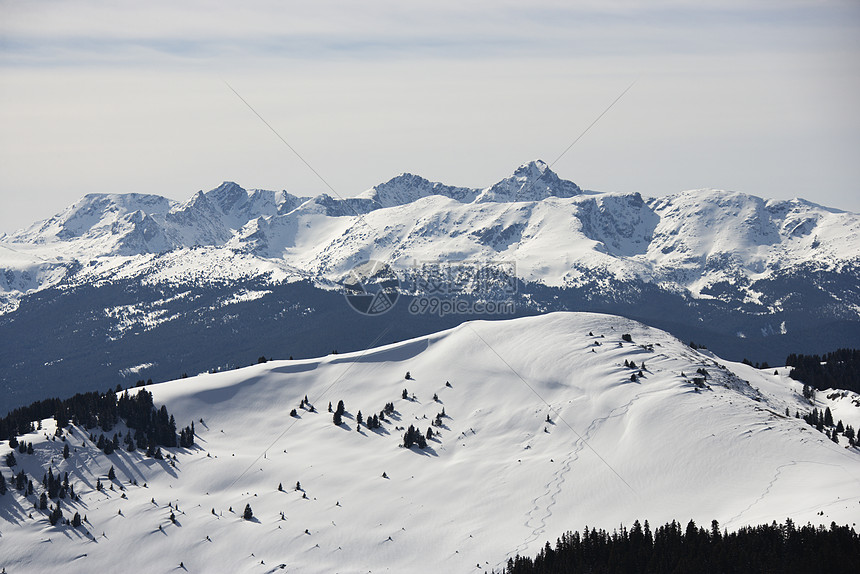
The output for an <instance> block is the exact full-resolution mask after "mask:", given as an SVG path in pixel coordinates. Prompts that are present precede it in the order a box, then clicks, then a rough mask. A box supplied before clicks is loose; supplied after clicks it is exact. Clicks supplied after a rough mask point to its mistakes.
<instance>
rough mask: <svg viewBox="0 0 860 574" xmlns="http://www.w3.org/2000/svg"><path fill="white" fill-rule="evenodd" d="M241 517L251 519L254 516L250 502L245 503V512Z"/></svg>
mask: <svg viewBox="0 0 860 574" xmlns="http://www.w3.org/2000/svg"><path fill="white" fill-rule="evenodd" d="M242 518H244V519H245V520H251V519H252V518H254V511H253V510H251V505H250V504H246V505H245V512H243V513H242Z"/></svg>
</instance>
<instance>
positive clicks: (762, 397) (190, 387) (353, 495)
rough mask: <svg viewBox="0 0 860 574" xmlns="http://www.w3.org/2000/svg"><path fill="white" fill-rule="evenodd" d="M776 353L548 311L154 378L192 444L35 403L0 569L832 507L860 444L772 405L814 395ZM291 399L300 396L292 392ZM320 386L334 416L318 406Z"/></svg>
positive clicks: (396, 568)
mask: <svg viewBox="0 0 860 574" xmlns="http://www.w3.org/2000/svg"><path fill="white" fill-rule="evenodd" d="M625 335H629V337H625ZM627 339H629V341H628V340H627ZM631 361H632V362H634V363H635V364H636V368H630V367H629V366H628V365H629V362H631ZM625 363H627V365H625ZM640 369H641V370H642V376H641V377H638V376H636V377H633V378H635V380H632V378H631V375H637V374H638V372H639V370H640ZM702 371H704V373H702ZM407 372H409V374H410V378H409V379H406V378H405V375H406V373H407ZM780 372H781V374H773V372H772V370H769V371H766V372H762V371H757V370H755V369H753V368H751V367H748V366H746V365H740V364H731V363H725V362H724V361H722V360H721V359H719V358H718V357H716V356H714V355H711V354H709V353H702V352H698V351H694V350H693V349H691V348H689V347H687V346H686V345H684V344H683V343H681V342H680V341H678V340H676V339H675V338H673V337H672V336H670V335H668V334H667V333H664V332H661V331H659V330H656V329H652V328H649V327H645V326H644V325H641V324H637V323H635V322H632V321H630V320H627V319H624V318H620V317H612V316H605V315H596V314H584V313H575V314H574V313H553V314H548V315H544V316H541V317H529V318H524V319H517V320H513V321H498V322H486V321H478V322H470V323H465V324H462V325H460V326H459V327H457V328H455V329H452V330H449V331H445V332H441V333H437V334H433V335H431V336H427V337H421V338H418V339H413V340H409V341H404V342H401V343H397V344H391V345H386V346H384V347H380V348H374V349H371V350H368V351H366V352H359V353H353V354H340V355H328V356H326V357H322V358H316V359H307V360H297V361H273V362H269V363H266V364H261V365H254V366H251V367H247V368H244V369H240V370H236V371H230V372H224V373H218V374H204V375H200V376H197V377H191V378H188V379H182V380H178V381H173V382H169V383H165V384H161V385H152V386H148V387H147V389H148V390H150V391H151V392H152V393H153V395H154V398H155V401H156V403H157V405H162V404H164V405H166V406H167V407H168V409H169V411H170V413H172V414H175V416H176V420H177V423H178V425H180V426H184V425H185V424H188V421H191V420H193V421H195V427H196V431H197V437H196V446H195V447H194V448H191V449H170V450H168V451H167V453H168V454H169V455H170V456H169V457H168V459H167V460H165V461H157V460H154V459H147V458H145V457H144V456H143V454H142V453H141V452H140V451H139V450H138V451H136V452H133V453H129V452H126V451H124V450H120V451H116V452H114V453H113V454H111V455H109V456H106V455H104V454H103V453H101V452H99V451H98V449H96V448H95V446H94V444H93V442H92V441H91V440H90V439H89V437H88V431H87V430H86V429H82V428H76V429H74V433H73V434H71V435H69V436H67V437H66V442H67V443H68V444H69V445H70V446H71V447H72V448H71V451H72V452H71V455H70V457H69V458H68V459H63V458H62V456H61V454H60V453H61V451H62V448H63V445H64V444H65V443H63V442H62V441H61V440H59V439H58V440H50V439H48V438H47V437H46V436H45V435H46V434H48V435H50V434H52V433H53V422H52V421H51V420H47V421H45V422H44V426H43V429H42V431H39V432H35V433H31V434H29V435H26V436H24V437H20V440H23V441H26V442H32V443H33V445H34V453H33V454H32V455H25V454H21V455H18V460H19V466H18V467H16V472H18V471H20V470H24V471H25V472H26V473H27V474H28V476H35V477H36V481H35V482H36V483H37V484H36V485H35V492H34V494H33V495H31V496H29V497H25V496H24V495H22V494H21V493H20V492H17V491H14V490H12V491H9V492H8V493H7V494H6V495H5V496H0V532H2V541H3V542H2V545H3V552H2V553H0V566H4V567H6V569H7V571H8V572H10V573H12V572H46V571H51V570H56V569H64V570H70V571H72V572H92V571H103V570H111V569H115V568H116V566H115V565H116V564H117V563H119V562H120V561H121V562H122V563H123V564H125V565H127V567H130V568H131V569H133V570H135V569H141V568H143V567H144V566H145V568H146V569H147V570H152V571H170V570H175V569H177V568H179V569H183V568H184V569H185V570H187V571H189V572H211V571H230V572H279V571H282V569H283V571H286V572H311V573H313V572H336V571H339V572H368V571H371V572H381V571H391V572H415V573H420V572H439V571H440V570H443V569H444V570H448V571H451V572H476V573H477V572H489V571H490V570H491V569H492V568H496V569H497V570H498V569H500V567H501V566H502V565H503V564H504V561H505V560H506V559H507V557H508V556H512V555H513V554H514V553H517V552H518V553H520V554H534V553H535V552H536V551H537V550H538V549H540V548H541V547H542V546H543V545H544V543H545V542H546V541H547V540H549V541H553V540H555V538H556V537H558V536H560V535H561V534H562V533H563V532H564V531H567V530H569V529H571V528H577V529H582V528H583V527H584V526H586V525H587V526H589V528H593V527H597V528H606V529H610V530H611V529H612V528H616V527H618V525H619V524H627V525H629V524H630V523H631V522H632V520H633V519H639V520H644V519H648V520H650V521H651V523H652V524H654V525H656V524H662V523H663V522H665V521H668V520H672V519H677V520H680V521H682V523H686V522H687V521H689V520H691V519H692V520H695V521H696V523H697V524H699V525H703V526H705V527H709V526H710V521H711V520H712V519H716V520H718V521H719V524H720V527H721V528H727V529H729V530H733V529H735V528H738V527H740V526H743V525H746V524H760V523H769V522H770V521H772V520H777V521H783V520H785V518H786V517H790V518H791V519H792V520H794V521H795V522H796V523H798V524H805V523H806V522H807V521H810V522H812V523H814V524H821V523H823V524H829V523H830V522H831V521H834V522H836V523H837V524H849V525H850V524H852V523H853V522H856V518H857V515H858V508H860V496H858V493H859V492H860V489H858V485H860V454H858V450H857V449H856V448H846V447H845V444H844V442H843V444H834V443H833V442H831V441H830V440H829V439H827V438H826V437H825V436H824V435H823V434H822V433H819V432H817V431H815V430H814V429H812V428H811V427H809V426H808V425H807V424H806V423H804V422H803V421H802V420H799V419H796V418H794V417H793V416H785V411H786V409H788V410H789V411H790V412H791V413H794V412H795V411H800V412H803V413H805V412H807V411H809V410H811V409H812V408H813V405H812V404H810V403H808V402H806V401H805V399H803V397H802V395H801V393H800V392H799V390H800V387H801V383H798V382H797V381H793V380H791V379H789V378H788V377H787V376H786V374H785V369H781V370H780ZM404 389H406V394H407V397H408V398H406V399H404V398H402V397H403V390H404ZM434 395H435V398H434ZM305 396H307V398H308V400H309V401H310V403H311V404H313V406H314V407H315V411H316V412H311V411H310V410H309V408H307V407H305V408H303V407H300V406H299V404H300V402H303V399H304V398H305ZM855 398H856V395H855ZM340 400H343V402H344V406H345V414H344V417H343V420H344V424H343V425H342V426H340V427H337V426H335V425H334V424H333V422H332V414H330V413H328V412H327V405H328V403H329V402H331V403H332V405H333V406H336V405H337V403H338V401H340ZM822 400H826V399H824V397H822ZM389 402H391V403H393V406H394V409H395V410H394V412H393V413H392V414H391V415H390V416H388V417H386V420H385V421H384V422H382V425H381V428H380V429H376V430H369V429H367V428H366V426H365V425H361V427H360V428H359V425H358V424H357V418H358V414H359V411H360V412H361V413H362V415H363V418H364V419H365V420H366V419H367V417H368V416H370V415H372V414H377V413H379V411H381V410H382V409H383V407H384V405H385V404H386V403H389ZM843 403H845V404H841V410H840V411H839V416H840V417H841V418H843V419H844V420H845V422H846V423H847V424H853V425H854V426H855V428H856V427H858V426H860V425H858V423H860V408H858V407H857V406H852V405H851V404H848V403H847V402H844V401H843ZM825 404H829V403H825V402H821V403H818V404H817V405H815V406H817V407H818V408H823V407H824V405H825ZM294 408H295V409H296V411H297V413H296V414H297V416H295V417H291V416H290V415H289V412H290V410H291V409H294ZM443 409H444V412H445V416H443V417H440V418H439V420H440V423H441V424H439V425H431V423H432V422H433V421H434V420H435V419H436V417H437V414H439V413H441V412H442V411H443ZM547 419H549V420H547ZM410 425H414V426H417V428H418V429H419V430H420V431H421V432H422V433H426V431H427V429H428V428H431V429H432V430H433V434H434V436H433V437H431V438H430V439H429V440H428V447H427V448H426V449H424V450H420V449H418V448H413V449H407V448H402V447H400V446H399V445H400V444H401V443H402V442H403V434H404V430H405V429H406V428H408V427H409V426H410ZM117 430H119V431H121V432H122V431H123V428H122V427H120V428H119V429H114V430H112V431H111V432H116V431H117ZM90 432H94V433H95V435H96V438H97V437H98V435H99V433H100V432H101V431H100V430H98V429H93V430H92V431H90ZM9 450H10V449H9V447H8V446H7V444H6V443H5V441H4V443H3V444H2V445H0V457H3V456H5V454H6V453H7V452H8V451H9ZM172 456H175V460H174V459H173V458H172ZM51 461H53V462H51ZM51 465H52V466H53V470H54V472H56V473H65V472H68V473H69V481H70V483H72V484H73V485H74V486H75V491H76V492H77V493H78V494H79V495H80V496H81V500H80V501H79V502H74V501H70V500H64V501H63V502H62V508H63V511H64V513H65V515H66V517H67V518H70V517H71V516H72V515H73V514H74V512H80V513H81V515H82V516H83V515H86V516H87V522H85V523H84V525H83V526H82V527H79V528H77V529H75V528H72V527H71V526H62V527H51V526H50V525H49V524H48V521H47V511H40V510H35V509H34V508H33V500H35V499H36V498H37V497H38V495H39V494H40V492H41V490H42V487H41V485H40V484H38V479H39V477H41V475H42V472H44V470H43V469H44V468H46V467H47V466H51ZM111 466H113V467H114V468H115V470H116V473H117V480H116V481H109V480H108V479H107V473H108V471H109V469H110V467H111ZM0 472H2V473H3V474H4V475H5V476H6V477H7V479H8V477H9V474H10V471H9V469H7V468H2V469H0ZM98 480H101V483H102V484H103V485H105V487H106V488H105V490H103V491H101V492H98V491H96V488H95V485H96V482H97V481H98ZM132 481H136V484H134V483H133V482H132ZM297 483H300V489H299V490H297V489H296V485H297ZM279 485H281V486H282V487H283V491H280V490H279V489H278V486H279ZM246 505H250V507H251V509H252V511H253V516H254V520H252V521H245V520H242V518H241V514H242V512H243V509H244V508H245V506H246ZM171 513H173V514H174V516H175V521H171V519H170V515H171ZM281 513H283V516H282V514H281ZM31 514H32V518H30V517H29V515H31ZM89 534H91V535H92V536H93V537H94V539H91V538H89ZM180 563H181V564H182V566H181V567H180ZM282 565H283V566H282Z"/></svg>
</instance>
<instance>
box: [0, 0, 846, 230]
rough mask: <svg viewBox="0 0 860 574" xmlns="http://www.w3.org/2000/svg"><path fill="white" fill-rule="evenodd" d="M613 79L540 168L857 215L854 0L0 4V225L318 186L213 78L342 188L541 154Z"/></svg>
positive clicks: (488, 178) (586, 181)
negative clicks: (92, 199) (224, 186)
mask: <svg viewBox="0 0 860 574" xmlns="http://www.w3.org/2000/svg"><path fill="white" fill-rule="evenodd" d="M177 4H181V7H179V6H177ZM634 81H635V82H636V84H635V85H634V86H633V88H632V89H631V90H630V91H629V92H628V93H627V94H626V95H625V96H624V97H623V98H622V99H621V100H620V101H619V102H618V103H617V104H616V105H615V107H613V108H612V110H610V112H609V113H607V114H606V116H604V117H603V118H602V119H601V120H600V121H599V122H598V123H597V124H596V125H595V126H594V127H593V128H592V129H591V131H589V132H588V134H587V135H586V136H585V137H584V138H583V139H582V140H581V141H580V142H579V143H578V144H577V145H576V146H574V147H573V148H572V149H571V150H570V151H569V152H568V153H567V154H566V155H565V156H564V157H563V158H562V159H560V160H559V161H558V162H557V163H556V164H555V165H554V166H553V169H554V170H555V171H556V172H558V173H559V175H560V176H562V177H564V178H566V179H571V180H573V181H575V182H576V183H578V184H579V185H580V186H582V187H585V188H589V189H597V190H602V191H640V192H642V193H643V194H646V195H662V194H665V193H672V192H677V191H681V190H685V189H696V188H703V187H712V188H721V189H732V190H738V191H743V192H747V193H751V194H754V195H760V196H764V197H774V198H790V197H798V196H799V197H804V198H807V199H809V200H811V201H815V202H818V203H823V204H825V205H829V206H833V207H838V208H842V209H847V210H851V211H860V2H858V1H857V0H843V1H826V0H822V1H792V0H775V1H758V0H751V1H750V0H748V1H734V0H719V1H713V2H711V1H707V0H705V1H696V2H687V1H680V0H678V1H665V2H661V1H656V2H648V3H645V2H623V1H622V2H613V1H607V0H601V1H594V2H588V1H582V2H555V1H530V2H505V1H486V2H485V1H479V2H470V1H467V0H458V1H451V2H449V1H447V0H435V1H433V2H409V1H405V0H398V1H371V2H355V1H348V0H347V1H334V2H328V1H315V2H301V3H298V2H295V3H294V2H276V1H272V2H266V1H250V2H249V1H246V2H242V3H226V2H225V3H223V6H218V4H217V3H215V2H202V1H201V2H182V3H177V2H172V1H169V2H161V1H147V2H141V1H139V0H137V1H135V2H117V1H110V2H108V1H103V2H100V1H74V0H62V1H57V2H51V1H41V2H35V1H7V0H0V233H3V232H11V231H13V230H14V229H17V228H20V227H24V226H26V225H29V224H30V223H32V222H33V221H35V220H37V219H43V218H46V217H48V216H50V215H52V214H53V213H56V212H58V211H60V210H61V209H62V208H64V207H65V206H66V205H68V204H70V203H72V202H73V201H75V200H76V199H77V198H79V197H80V196H82V195H83V194H85V193H91V192H111V193H127V192H145V193H157V194H160V195H165V196H168V197H172V198H174V199H179V200H184V199H186V198H188V197H190V196H191V195H192V194H193V193H194V192H196V191H197V190H199V189H203V190H208V189H211V188H213V187H215V186H217V185H218V184H220V183H221V182H222V181H224V180H231V181H236V182H237V183H239V184H241V185H242V186H244V187H246V188H254V187H258V188H266V189H286V190H287V191H289V192H291V193H294V194H298V195H317V194H319V193H323V192H328V193H331V192H329V191H328V190H327V188H326V187H325V186H324V185H323V184H322V183H321V182H320V181H319V180H318V179H316V177H315V176H314V175H313V173H312V172H311V171H310V170H309V169H308V168H307V167H306V166H305V165H304V164H302V163H301V161H300V160H298V159H297V158H296V157H295V156H294V155H293V154H292V153H291V152H290V150H289V149H287V147H286V146H284V144H283V143H282V142H280V141H279V140H278V139H277V138H276V137H275V136H274V135H273V134H272V133H271V132H270V131H269V130H268V128H266V126H265V125H264V124H263V123H262V122H261V121H260V120H259V119H258V118H257V117H256V116H254V114H253V113H252V112H251V111H250V110H249V109H248V108H247V107H245V105H244V104H243V103H242V102H241V101H240V100H239V99H238V98H237V97H236V96H235V95H234V94H233V92H231V91H230V89H229V88H228V87H227V85H226V83H229V84H230V85H231V86H233V88H235V90H236V91H237V92H239V93H240V94H241V95H242V96H243V97H244V98H245V99H246V100H247V101H248V102H249V103H250V104H251V105H252V106H253V107H254V108H255V109H256V110H257V112H259V113H260V114H261V115H262V116H263V117H264V118H265V119H266V120H267V121H268V122H269V123H270V124H271V125H272V126H273V127H274V128H275V129H276V130H277V131H278V132H279V133H280V134H281V135H282V136H283V137H284V139H286V141H288V142H289V143H290V145H292V146H293V147H294V148H296V150H298V151H299V152H300V153H301V154H302V155H303V156H304V157H305V159H306V160H307V161H308V162H309V163H310V164H311V165H312V166H314V168H315V169H316V170H317V171H318V172H319V173H320V174H322V176H323V177H324V178H325V179H326V180H327V181H328V182H329V183H330V184H331V185H332V187H333V188H334V189H335V190H336V191H337V192H338V194H340V195H342V196H348V195H354V194H356V193H359V192H361V191H363V190H365V189H367V188H369V187H371V186H373V185H375V184H377V183H380V182H382V181H385V180H388V179H389V178H391V177H393V176H394V175H396V174H398V173H401V172H404V171H408V172H412V173H417V174H419V175H422V176H424V177H426V178H428V179H430V180H433V181H443V182H445V183H448V184H453V185H464V186H471V187H483V186H487V185H490V184H492V183H494V182H496V181H497V180H499V179H502V178H503V177H506V176H508V175H509V174H510V173H511V172H512V171H513V170H514V169H515V168H516V166H517V165H519V164H521V163H523V162H526V161H529V160H531V159H536V158H541V159H544V160H545V161H547V162H551V161H553V160H554V159H555V158H556V157H558V155H559V154H561V153H562V151H563V150H564V149H565V148H566V147H567V146H568V145H569V144H570V143H571V142H572V141H573V140H574V139H575V138H576V137H577V136H578V135H579V134H580V133H581V132H582V131H583V130H584V129H585V128H586V127H587V126H588V125H589V124H590V123H591V122H592V121H593V120H594V119H595V118H596V117H597V116H598V115H599V114H600V113H601V112H602V111H603V110H604V109H605V108H606V106H608V105H609V104H610V103H611V102H612V101H613V100H614V99H615V98H616V97H617V96H618V95H619V94H620V93H621V92H622V91H623V90H624V89H625V88H626V87H627V86H629V85H630V83H631V82H634ZM225 82H226V83H225Z"/></svg>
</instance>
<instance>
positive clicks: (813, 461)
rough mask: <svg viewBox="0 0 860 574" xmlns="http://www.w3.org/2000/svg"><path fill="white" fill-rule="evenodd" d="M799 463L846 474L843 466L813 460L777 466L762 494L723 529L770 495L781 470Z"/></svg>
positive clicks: (727, 522)
mask: <svg viewBox="0 0 860 574" xmlns="http://www.w3.org/2000/svg"><path fill="white" fill-rule="evenodd" d="M801 463H805V464H820V465H823V466H832V467H835V468H840V469H842V470H844V471H846V472H847V470H846V469H845V467H843V466H840V465H837V464H829V463H826V462H818V461H815V460H793V461H791V462H787V463H785V464H781V465H779V466H777V467H776V472H775V473H774V475H773V478H772V479H771V480H770V482H769V483H768V484H767V486H766V487H765V488H764V491H763V492H762V493H761V494H760V495H759V496H758V498H756V499H755V500H753V501H752V502H751V503H750V504H749V506H747V507H746V508H744V509H743V510H741V511H740V512H738V513H737V514H735V515H734V516H732V517H731V518H729V519H728V521H726V523H725V524H723V527H724V528H728V526H729V525H730V524H732V523H733V522H735V521H736V520H738V519H739V518H740V517H741V516H743V515H744V514H746V513H747V512H749V511H750V509H752V507H753V506H755V505H756V504H758V503H759V502H761V501H762V500H764V498H765V497H766V496H767V495H768V494H770V491H771V489H772V488H773V485H775V484H776V481H777V480H778V479H779V476H780V475H781V474H782V470H783V469H784V468H787V467H789V466H796V465H798V464H801Z"/></svg>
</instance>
